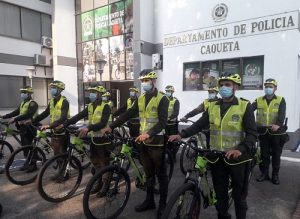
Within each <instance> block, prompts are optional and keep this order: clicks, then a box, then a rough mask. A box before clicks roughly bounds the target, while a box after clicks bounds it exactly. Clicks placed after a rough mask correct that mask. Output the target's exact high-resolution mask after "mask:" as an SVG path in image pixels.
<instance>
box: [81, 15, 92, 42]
mask: <svg viewBox="0 0 300 219" xmlns="http://www.w3.org/2000/svg"><path fill="white" fill-rule="evenodd" d="M81 27H82V41H88V40H93V39H94V12H93V11H88V12H85V13H83V14H81Z"/></svg>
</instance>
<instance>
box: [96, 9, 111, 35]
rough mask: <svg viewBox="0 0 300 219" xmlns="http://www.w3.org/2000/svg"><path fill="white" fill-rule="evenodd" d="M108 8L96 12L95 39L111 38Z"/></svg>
mask: <svg viewBox="0 0 300 219" xmlns="http://www.w3.org/2000/svg"><path fill="white" fill-rule="evenodd" d="M108 14H109V13H108V6H105V7H102V8H98V9H96V10H95V38H102V37H107V36H110V29H109V25H108V24H109V18H108V17H109V16H108Z"/></svg>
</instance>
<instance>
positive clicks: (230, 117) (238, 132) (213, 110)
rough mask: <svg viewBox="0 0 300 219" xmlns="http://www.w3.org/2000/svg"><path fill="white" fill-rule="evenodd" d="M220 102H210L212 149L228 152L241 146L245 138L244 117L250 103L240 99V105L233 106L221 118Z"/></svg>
mask: <svg viewBox="0 0 300 219" xmlns="http://www.w3.org/2000/svg"><path fill="white" fill-rule="evenodd" d="M217 103H218V102H216V101H214V102H210V105H209V108H208V114H209V125H210V147H211V149H215V150H221V151H224V150H228V149H232V148H234V147H236V146H238V145H239V143H240V142H241V141H243V139H244V138H245V133H244V129H243V124H242V123H243V117H244V114H245V111H246V108H247V105H248V103H249V102H248V101H246V100H243V99H240V98H238V105H232V106H231V107H230V108H229V109H228V110H227V112H226V114H225V115H224V117H223V118H221V113H220V105H219V104H217Z"/></svg>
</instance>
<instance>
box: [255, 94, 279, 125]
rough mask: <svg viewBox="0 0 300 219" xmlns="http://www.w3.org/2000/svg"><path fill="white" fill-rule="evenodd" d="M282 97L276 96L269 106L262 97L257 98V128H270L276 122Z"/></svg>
mask: <svg viewBox="0 0 300 219" xmlns="http://www.w3.org/2000/svg"><path fill="white" fill-rule="evenodd" d="M281 100H282V97H280V96H277V98H274V99H272V100H271V102H270V104H269V106H268V103H267V101H266V99H265V98H264V97H259V98H257V100H256V102H257V110H256V125H257V126H270V125H273V124H275V123H276V122H277V119H278V110H279V105H280V103H281Z"/></svg>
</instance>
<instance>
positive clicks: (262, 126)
mask: <svg viewBox="0 0 300 219" xmlns="http://www.w3.org/2000/svg"><path fill="white" fill-rule="evenodd" d="M264 86H265V95H264V96H261V97H259V98H257V99H256V100H255V101H254V102H253V104H252V107H253V109H254V110H256V125H257V130H258V133H259V141H260V148H261V159H262V174H261V176H260V177H258V178H257V181H258V182H262V181H264V180H269V179H270V177H269V164H270V156H272V167H273V171H272V183H273V184H275V185H278V184H279V183H280V182H279V177H278V174H279V168H280V156H281V153H282V147H283V144H282V142H281V138H282V137H283V135H284V134H285V129H284V119H285V113H286V103H285V100H284V98H283V97H281V96H277V95H275V91H276V90H277V82H276V80H275V79H272V78H269V79H267V80H266V81H265V83H264Z"/></svg>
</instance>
